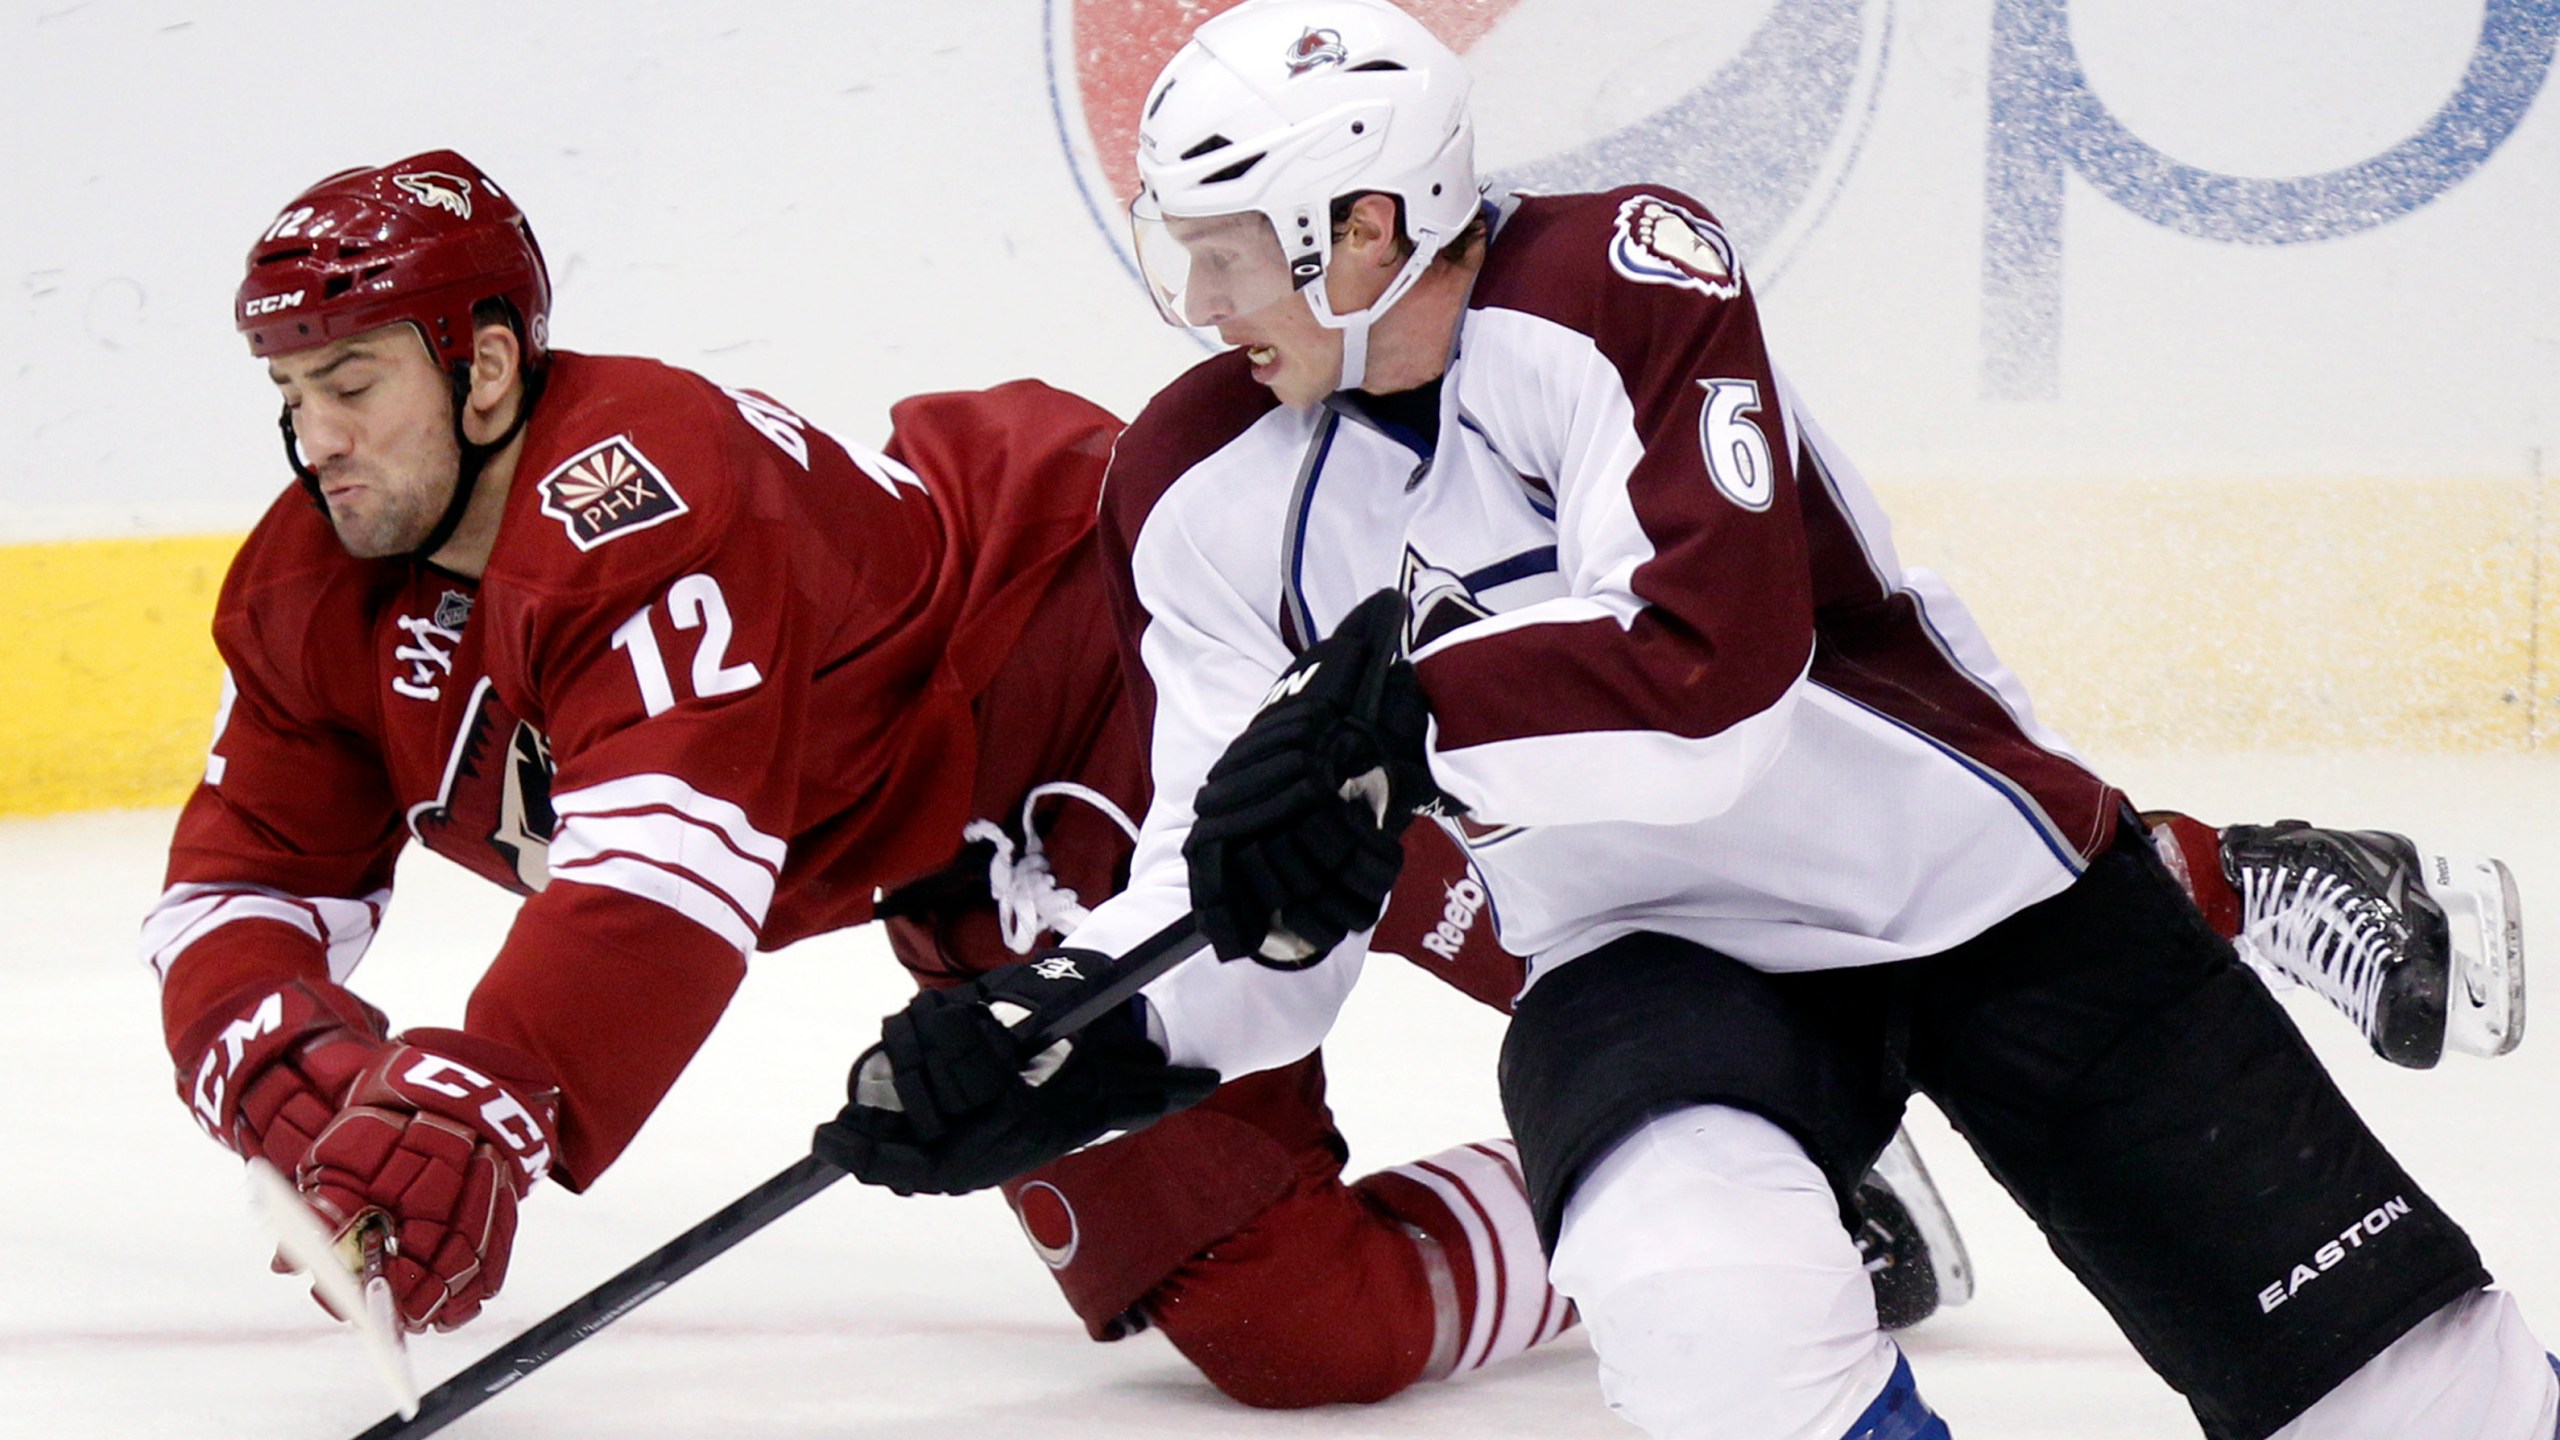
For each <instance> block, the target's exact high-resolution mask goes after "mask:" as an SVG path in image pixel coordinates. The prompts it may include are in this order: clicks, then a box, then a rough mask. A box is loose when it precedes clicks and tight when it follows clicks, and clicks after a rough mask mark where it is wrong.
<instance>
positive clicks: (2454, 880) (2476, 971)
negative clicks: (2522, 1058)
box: [2419, 855, 2524, 1059]
mask: <svg viewBox="0 0 2560 1440" xmlns="http://www.w3.org/2000/svg"><path fill="white" fill-rule="evenodd" d="M2419 873H2420V876H2421V879H2422V881H2423V883H2424V884H2425V885H2426V887H2427V893H2428V894H2429V895H2430V896H2432V897H2434V899H2435V902H2436V904H2437V905H2439V906H2441V907H2442V908H2443V910H2444V918H2445V934H2446V940H2447V945H2448V948H2450V949H2451V950H2452V952H2453V954H2452V956H2451V957H2450V958H2451V961H2452V972H2453V973H2452V974H2451V975H2449V976H2447V977H2446V981H2447V983H2446V985H2445V989H2446V991H2447V992H2448V993H2447V994H2446V996H2445V1031H2444V1048H2445V1049H2447V1050H2450V1051H2456V1052H2459V1053H2461V1054H2464V1055H2477V1056H2479V1057H2481V1058H2483V1059H2492V1058H2495V1057H2497V1056H2500V1055H2504V1054H2506V1053H2507V1052H2508V1051H2510V1050H2513V1049H2515V1048H2516V1046H2518V1045H2519V1044H2522V1043H2523V1041H2524V912H2523V908H2522V907H2521V906H2520V905H2519V904H2518V902H2517V899H2516V879H2515V876H2514V874H2513V873H2512V872H2510V871H2509V870H2508V869H2507V867H2506V866H2505V865H2504V864H2503V863H2501V862H2499V861H2497V860H2494V859H2491V858H2489V857H2488V856H2485V855H2428V856H2426V857H2424V858H2423V859H2422V860H2421V861H2420V871H2419Z"/></svg>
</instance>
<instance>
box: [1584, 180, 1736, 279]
mask: <svg viewBox="0 0 2560 1440" xmlns="http://www.w3.org/2000/svg"><path fill="white" fill-rule="evenodd" d="M1609 264H1610V265H1611V266H1612V267H1614V268H1615V269H1616V270H1617V272H1618V273H1619V274H1621V275H1624V276H1626V277H1627V278H1628V279H1630V280H1640V281H1642V282H1644V283H1645V284H1648V285H1679V286H1684V287H1686V288H1688V289H1691V290H1696V291H1699V292H1701V293H1703V294H1706V295H1709V296H1712V297H1714V298H1715V299H1718V300H1730V299H1732V298H1733V297H1734V296H1736V295H1739V294H1741V293H1742V281H1741V279H1740V278H1739V267H1737V266H1736V265H1735V264H1734V260H1733V242H1732V241H1730V240H1727V239H1726V238H1724V232H1723V231H1722V230H1719V229H1717V228H1716V225H1715V222H1714V221H1712V220H1708V219H1706V218H1705V217H1703V216H1699V215H1693V214H1691V213H1689V212H1688V211H1687V210H1685V209H1683V208H1681V207H1680V206H1678V205H1674V204H1672V203H1671V202H1670V201H1668V200H1664V199H1660V198H1658V197H1655V196H1652V195H1638V196H1636V197H1635V198H1633V199H1631V200H1629V201H1627V203H1625V204H1623V205H1621V206H1619V207H1618V233H1617V236H1616V238H1614V239H1612V240H1611V241H1610V242H1609Z"/></svg>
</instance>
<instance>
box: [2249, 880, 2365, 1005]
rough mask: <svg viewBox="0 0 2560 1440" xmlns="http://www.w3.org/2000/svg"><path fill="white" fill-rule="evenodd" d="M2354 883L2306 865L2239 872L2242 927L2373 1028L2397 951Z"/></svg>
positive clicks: (2267, 953)
mask: <svg viewBox="0 0 2560 1440" xmlns="http://www.w3.org/2000/svg"><path fill="white" fill-rule="evenodd" d="M2374 909H2375V902H2374V901H2373V899H2372V898H2371V897H2370V896H2369V895H2367V894H2365V892H2364V891H2363V890H2362V889H2361V888H2360V887H2358V886H2357V885H2355V884H2354V883H2353V882H2351V881H2348V880H2346V879H2344V878H2343V877H2341V876H2338V875H2336V874H2333V873H2331V872H2329V871H2326V870H2323V869H2321V868H2319V867H2318V866H2307V867H2305V868H2303V869H2301V870H2299V871H2293V870H2288V869H2285V868H2282V867H2275V866H2268V867H2263V868H2261V867H2256V866H2251V867H2246V868H2243V869H2242V870H2241V872H2240V914H2241V921H2240V924H2241V932H2242V933H2243V934H2245V935H2247V936H2248V937H2249V942H2250V943H2251V944H2252V945H2254V946H2256V947H2257V949H2258V952H2259V954H2260V955H2262V956H2264V957H2265V958H2266V959H2267V960H2269V961H2270V962H2272V963H2274V964H2276V965H2278V966H2279V967H2281V968H2282V969H2283V970H2284V971H2285V973H2286V974H2288V975H2291V976H2292V977H2293V978H2294V979H2296V980H2298V981H2300V982H2301V983H2303V984H2305V985H2308V986H2310V987H2311V988H2312V989H2313V990H2314V991H2316V992H2318V993H2319V995H2320V996H2321V998H2323V999H2325V1000H2327V1001H2328V1002H2329V1003H2330V1004H2332V1005H2335V1006H2337V1007H2338V1008H2339V1009H2340V1010H2343V1011H2345V1012H2346V1014H2347V1016H2348V1018H2350V1019H2352V1020H2353V1021H2355V1023H2356V1026H2357V1028H2358V1029H2360V1030H2362V1031H2364V1032H2365V1034H2366V1035H2368V1036H2370V1035H2371V1034H2372V1033H2373V1017H2374V1011H2375V1008H2376V1007H2377V1006H2378V1005H2379V1003H2380V1002H2381V998H2382V981H2383V977H2384V975H2385V974H2386V973H2387V972H2388V971H2389V970H2390V968H2391V964H2392V962H2393V961H2394V960H2395V959H2396V958H2397V957H2398V951H2399V946H2398V944H2397V942H2396V941H2395V940H2394V939H2393V937H2392V935H2391V933H2390V930H2391V927H2390V926H2389V924H2388V923H2387V922H2386V921H2385V920H2384V919H2383V918H2382V917H2380V916H2378V915H2376V914H2375V913H2374Z"/></svg>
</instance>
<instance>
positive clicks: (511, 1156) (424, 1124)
mask: <svg viewBox="0 0 2560 1440" xmlns="http://www.w3.org/2000/svg"><path fill="white" fill-rule="evenodd" d="M559 1120H560V1092H559V1090H558V1089H557V1087H555V1086H554V1085H553V1084H552V1083H551V1081H550V1078H549V1077H548V1076H547V1075H545V1074H543V1072H542V1067H541V1066H540V1065H539V1064H537V1063H536V1062H535V1061H533V1060H531V1059H529V1058H528V1057H526V1056H524V1055H521V1054H519V1053H517V1052H516V1051H513V1050H510V1049H508V1048H507V1047H505V1046H503V1045H499V1044H496V1043H494V1042H492V1041H488V1040H483V1039H481V1038H479V1037H477V1036H473V1035H466V1034H464V1033H462V1032H461V1031H458V1030H412V1031H409V1032H407V1033H406V1034H403V1035H401V1036H400V1037H399V1038H398V1041H397V1042H396V1044H395V1045H394V1047H393V1048H392V1049H390V1050H389V1051H387V1052H385V1053H384V1054H382V1055H381V1056H380V1057H378V1058H377V1059H376V1060H375V1061H374V1063H373V1064H371V1065H370V1066H368V1067H366V1069H365V1071H364V1073H363V1074H361V1075H359V1076H358V1077H356V1082H355V1084H354V1086H353V1087H352V1088H351V1089H350V1090H349V1092H348V1095H347V1104H346V1106H345V1108H343V1109H341V1110H340V1111H339V1112H338V1114H337V1117H336V1118H335V1119H333V1120H331V1121H330V1122H329V1125H328V1127H327V1128H326V1129H324V1130H322V1131H321V1132H320V1136H319V1138H318V1139H317V1140H315V1141H313V1142H312V1146H311V1154H310V1156H309V1157H308V1158H307V1159H306V1160H304V1162H303V1165H302V1169H301V1171H300V1173H299V1174H298V1175H297V1176H296V1177H295V1179H296V1183H297V1184H298V1186H299V1188H300V1189H301V1191H302V1195H303V1198H304V1199H305V1200H307V1201H308V1202H310V1205H311V1208H312V1209H313V1210H316V1211H318V1212H319V1214H320V1218H321V1221H322V1223H324V1224H326V1225H328V1226H329V1227H330V1229H331V1230H332V1232H333V1233H334V1234H335V1235H336V1236H337V1237H338V1240H339V1243H340V1245H341V1246H342V1247H349V1242H350V1241H351V1240H352V1241H353V1242H354V1244H353V1246H352V1247H351V1248H353V1249H355V1250H357V1251H358V1252H360V1253H367V1254H375V1253H378V1255H379V1257H380V1263H381V1269H382V1274H383V1275H384V1276H385V1277H386V1278H387V1279H388V1280H389V1281H390V1283H391V1296H392V1300H393V1302H394V1303H395V1305H396V1306H397V1307H398V1309H399V1313H400V1323H401V1325H402V1327H403V1328H405V1329H408V1330H411V1331H417V1330H425V1329H428V1328H434V1329H437V1330H450V1329H453V1328H454V1327H455V1326H457V1325H460V1324H462V1323H463V1322H464V1321H466V1320H469V1319H470V1318H471V1317H472V1316H474V1315H477V1314H479V1313H480V1306H481V1304H482V1302H484V1301H486V1300H487V1299H488V1298H489V1297H491V1296H493V1295H495V1294H497V1293H498V1289H499V1287H500V1286H501V1285H503V1284H505V1283H506V1278H507V1255H508V1252H509V1250H510V1248H511V1247H512V1246H513V1244H514V1242H515V1236H516V1202H517V1201H519V1200H521V1199H523V1198H524V1194H525V1192H526V1191H527V1190H529V1189H531V1188H532V1187H533V1183H534V1182H535V1181H536V1180H539V1179H541V1178H542V1176H543V1172H544V1171H546V1170H548V1169H550V1167H551V1154H552V1149H553V1145H554V1140H555V1137H556V1136H557V1134H558V1131H559Z"/></svg>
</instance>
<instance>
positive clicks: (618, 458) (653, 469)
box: [540, 435, 685, 550]
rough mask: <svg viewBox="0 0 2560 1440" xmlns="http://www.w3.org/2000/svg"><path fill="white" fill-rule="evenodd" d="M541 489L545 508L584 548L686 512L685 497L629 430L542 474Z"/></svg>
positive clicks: (571, 537)
mask: <svg viewBox="0 0 2560 1440" xmlns="http://www.w3.org/2000/svg"><path fill="white" fill-rule="evenodd" d="M540 490H541V494H542V513H543V514H545V515H548V516H550V517H551V518H552V519H554V520H557V521H559V522H560V523H561V525H562V526H563V527H565V528H566V529H567V530H568V532H569V542H570V543H571V544H573V545H575V546H577V547H578V548H579V549H581V550H593V549H594V548H596V547H597V546H599V545H601V544H603V543H604V542H606V541H607V540H611V539H614V538H616V537H618V536H623V535H628V534H630V533H632V532H633V531H635V530H646V529H648V528H649V527H650V526H652V525H659V524H664V523H665V522H667V521H669V520H673V519H674V518H676V517H677V516H679V515H682V514H683V513H685V503H684V497H683V496H681V495H678V494H677V493H676V487H674V486H673V485H670V484H668V483H667V477H666V476H665V475H663V474H661V473H660V472H659V470H658V467H657V466H655V465H652V464H650V463H649V457H648V456H646V455H643V454H641V453H640V447H638V446H637V445H634V444H632V443H631V437H630V436H628V435H616V436H614V437H613V438H612V439H610V440H599V441H597V442H596V443H595V444H593V445H590V446H588V447H587V448H586V449H584V450H582V451H580V452H578V453H577V454H576V455H573V456H571V457H570V458H569V459H568V460H566V461H564V462H562V463H561V465H560V468H558V469H556V470H554V471H552V472H551V473H550V474H548V475H545V476H543V477H542V484H541V486H540Z"/></svg>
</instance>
